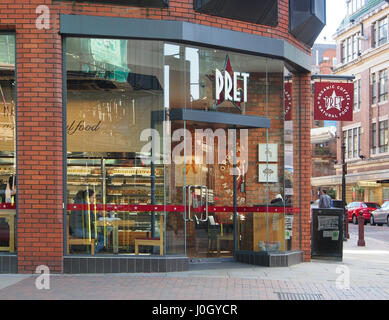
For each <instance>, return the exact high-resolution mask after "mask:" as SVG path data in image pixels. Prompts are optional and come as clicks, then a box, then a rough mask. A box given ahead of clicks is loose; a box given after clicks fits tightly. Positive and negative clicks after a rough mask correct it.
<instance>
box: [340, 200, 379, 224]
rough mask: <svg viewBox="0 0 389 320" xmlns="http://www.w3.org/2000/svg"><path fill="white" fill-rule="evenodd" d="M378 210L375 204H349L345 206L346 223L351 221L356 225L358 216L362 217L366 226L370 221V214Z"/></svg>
mask: <svg viewBox="0 0 389 320" xmlns="http://www.w3.org/2000/svg"><path fill="white" fill-rule="evenodd" d="M379 208H381V207H380V205H379V204H378V203H375V202H363V201H355V202H351V203H350V204H349V205H348V206H347V216H348V221H349V222H350V221H352V222H353V223H354V224H358V216H359V215H363V218H364V219H365V224H366V223H368V222H369V221H370V212H372V211H374V210H376V209H379Z"/></svg>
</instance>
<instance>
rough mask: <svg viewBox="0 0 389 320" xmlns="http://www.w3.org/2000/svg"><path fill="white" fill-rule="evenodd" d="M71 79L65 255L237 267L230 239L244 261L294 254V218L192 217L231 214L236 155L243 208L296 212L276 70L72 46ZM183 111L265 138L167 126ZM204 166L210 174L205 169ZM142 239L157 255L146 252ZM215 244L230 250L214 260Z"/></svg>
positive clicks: (232, 59)
mask: <svg viewBox="0 0 389 320" xmlns="http://www.w3.org/2000/svg"><path fill="white" fill-rule="evenodd" d="M66 70H67V119H66V121H67V203H68V207H67V209H68V210H67V213H68V219H69V220H68V221H69V224H68V227H69V228H68V230H67V232H69V235H68V237H67V239H68V241H67V244H68V252H69V254H76V253H85V252H90V253H92V250H93V249H94V253H95V254H104V253H108V254H112V253H113V254H127V255H128V254H137V253H138V252H137V248H138V249H139V252H140V253H142V254H160V253H161V252H162V251H161V250H162V249H163V254H167V255H171V254H187V255H189V256H196V257H208V256H210V257H212V256H218V255H221V256H232V255H233V241H231V237H232V236H233V234H234V231H233V230H234V228H235V227H237V228H239V229H238V233H239V241H240V244H239V245H240V248H241V250H251V251H268V250H277V251H287V250H291V248H292V247H293V248H296V247H298V246H299V237H300V236H299V232H298V229H294V231H293V233H292V232H291V234H290V236H289V238H285V228H286V227H285V224H286V222H288V228H289V227H290V228H297V227H296V226H298V220H299V217H298V215H295V216H293V217H292V218H291V217H290V216H289V217H288V216H287V214H286V213H284V212H282V213H281V212H280V213H279V214H278V213H277V214H273V213H272V212H269V211H268V210H266V209H263V211H262V212H258V214H257V213H252V214H247V215H244V214H242V215H239V217H238V221H239V222H238V224H237V225H234V224H233V222H232V221H233V220H232V218H231V217H232V213H231V212H229V213H224V212H221V213H215V214H214V213H212V214H211V213H209V216H207V215H205V214H201V212H202V211H199V210H197V211H196V209H199V207H200V208H201V207H204V206H205V204H206V203H207V204H208V206H209V207H211V206H228V207H231V206H232V199H233V193H232V190H233V177H232V174H231V172H233V171H234V170H233V166H232V164H233V161H234V156H233V155H234V154H235V155H236V157H237V158H238V163H239V165H238V169H237V170H236V171H238V172H239V174H237V176H238V177H237V185H238V194H237V195H236V200H237V202H238V205H239V206H249V207H251V206H254V205H259V206H261V207H263V208H267V207H268V206H269V205H270V204H271V205H273V206H282V207H284V206H286V205H293V204H292V199H293V197H292V196H293V150H292V146H293V141H292V138H291V132H292V128H293V126H292V124H290V123H291V122H292V121H286V122H288V123H289V124H290V127H286V125H285V121H284V117H283V114H284V96H285V95H284V72H285V70H284V65H283V63H282V61H279V60H275V59H270V58H264V57H257V56H250V55H244V54H238V53H234V52H228V51H223V50H214V49H209V48H203V47H194V46H188V45H183V44H176V43H170V42H162V41H145V40H124V39H123V40H117V39H90V38H73V37H71V38H67V39H66ZM185 108H186V109H194V110H201V111H206V112H220V115H221V113H222V112H223V113H234V114H248V115H256V116H263V117H267V118H270V119H271V123H272V127H271V128H270V129H268V130H266V129H261V128H258V129H250V130H247V129H236V130H235V129H231V128H228V127H227V126H223V125H219V124H218V125H214V124H209V123H199V122H196V123H194V122H191V121H174V120H171V117H170V116H171V115H172V114H173V113H172V112H167V111H168V110H174V109H185ZM284 126H285V127H284ZM208 133H209V136H210V141H208ZM197 134H198V135H197ZM202 134H204V135H202ZM203 138H204V139H203ZM215 138H216V139H215ZM212 142H214V143H212ZM226 142H228V143H226ZM234 142H235V143H234ZM231 145H233V146H235V147H236V150H235V151H236V152H235V153H234V150H233V149H231V148H233V147H232V146H231ZM177 150H178V151H177ZM209 154H210V155H211V156H214V158H215V159H214V160H216V161H217V163H213V162H211V161H210V162H208V158H206V159H207V160H206V163H205V162H204V161H202V160H203V159H204V158H205V157H206V156H208V155H209ZM223 154H224V155H225V156H223ZM254 154H255V155H257V156H256V158H255V159H251V158H250V161H249V158H248V155H250V156H251V155H254ZM246 156H247V158H246ZM211 160H212V159H211ZM254 160H255V161H254ZM254 172H255V173H254ZM281 198H282V201H280V199H281ZM271 200H274V202H271ZM149 205H153V206H149ZM154 205H155V206H164V205H177V206H178V205H179V206H180V207H182V206H184V207H185V210H186V211H185V212H166V210H168V209H164V208H165V207H163V208H162V207H154ZM145 206H147V207H145ZM141 208H143V210H140V209H141ZM189 208H191V211H190V212H189ZM146 209H147V210H146ZM157 209H158V210H157ZM151 210H155V211H151ZM210 216H212V218H211V217H210ZM206 217H208V218H206ZM266 221H268V222H269V221H271V222H270V224H269V225H268V226H267V227H265V228H264V226H266V224H264V222H266ZM267 228H269V229H270V230H273V229H274V230H275V228H278V232H276V233H274V234H270V233H268V232H267ZM288 230H289V229H288ZM291 230H292V229H290V231H291ZM138 238H143V239H146V240H150V241H153V239H152V238H154V239H156V240H158V239H162V240H163V244H162V247H161V245H143V244H140V243H143V242H142V241H143V240H142V241H141V240H137V239H138ZM73 239H78V240H79V239H81V240H82V241H83V245H80V244H79V242H78V244H76V243H77V241H74V242H72V240H73ZM218 239H219V240H220V239H222V240H228V241H222V243H219V244H220V248H219V249H220V250H217V249H218V246H217V240H218ZM208 240H211V241H208ZM137 243H138V244H139V245H138V246H137ZM150 243H151V242H149V244H150ZM158 243H159V242H158Z"/></svg>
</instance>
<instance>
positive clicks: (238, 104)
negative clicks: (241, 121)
mask: <svg viewBox="0 0 389 320" xmlns="http://www.w3.org/2000/svg"><path fill="white" fill-rule="evenodd" d="M223 71H224V73H228V74H229V75H230V77H231V78H233V77H234V71H233V69H232V66H231V61H230V58H229V56H228V55H226V60H225V63H224V68H223ZM207 77H208V78H209V79H210V80H211V81H212V82H213V86H214V87H215V80H216V77H215V75H214V74H212V75H207ZM241 82H242V79H238V81H236V86H237V87H236V88H234V84H233V85H232V87H231V88H230V90H231V91H234V90H236V91H238V92H239V93H240V96H243V92H244V90H243V88H242V83H241ZM224 101H230V102H231V103H232V104H233V105H234V107H235V108H237V109H238V110H239V111H240V112H242V106H241V102H239V101H231V99H228V98H227V99H226V97H225V92H224V91H222V92H220V96H219V99H217V98H216V101H215V104H214V106H213V107H214V109H217V108H218V107H219V106H220V105H221V104H222V103H223V102H224Z"/></svg>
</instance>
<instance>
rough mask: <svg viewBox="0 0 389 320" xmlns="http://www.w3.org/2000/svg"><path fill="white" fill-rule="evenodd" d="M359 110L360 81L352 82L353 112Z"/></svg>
mask: <svg viewBox="0 0 389 320" xmlns="http://www.w3.org/2000/svg"><path fill="white" fill-rule="evenodd" d="M360 109H361V80H360V79H359V80H357V81H355V82H354V111H359V110H360Z"/></svg>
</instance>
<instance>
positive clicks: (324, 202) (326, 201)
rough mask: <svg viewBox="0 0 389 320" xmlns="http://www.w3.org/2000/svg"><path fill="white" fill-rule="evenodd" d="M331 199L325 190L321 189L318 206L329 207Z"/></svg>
mask: <svg viewBox="0 0 389 320" xmlns="http://www.w3.org/2000/svg"><path fill="white" fill-rule="evenodd" d="M331 203H332V199H331V197H330V196H329V195H328V194H327V190H325V189H324V190H323V191H322V195H321V196H320V200H319V208H331Z"/></svg>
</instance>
